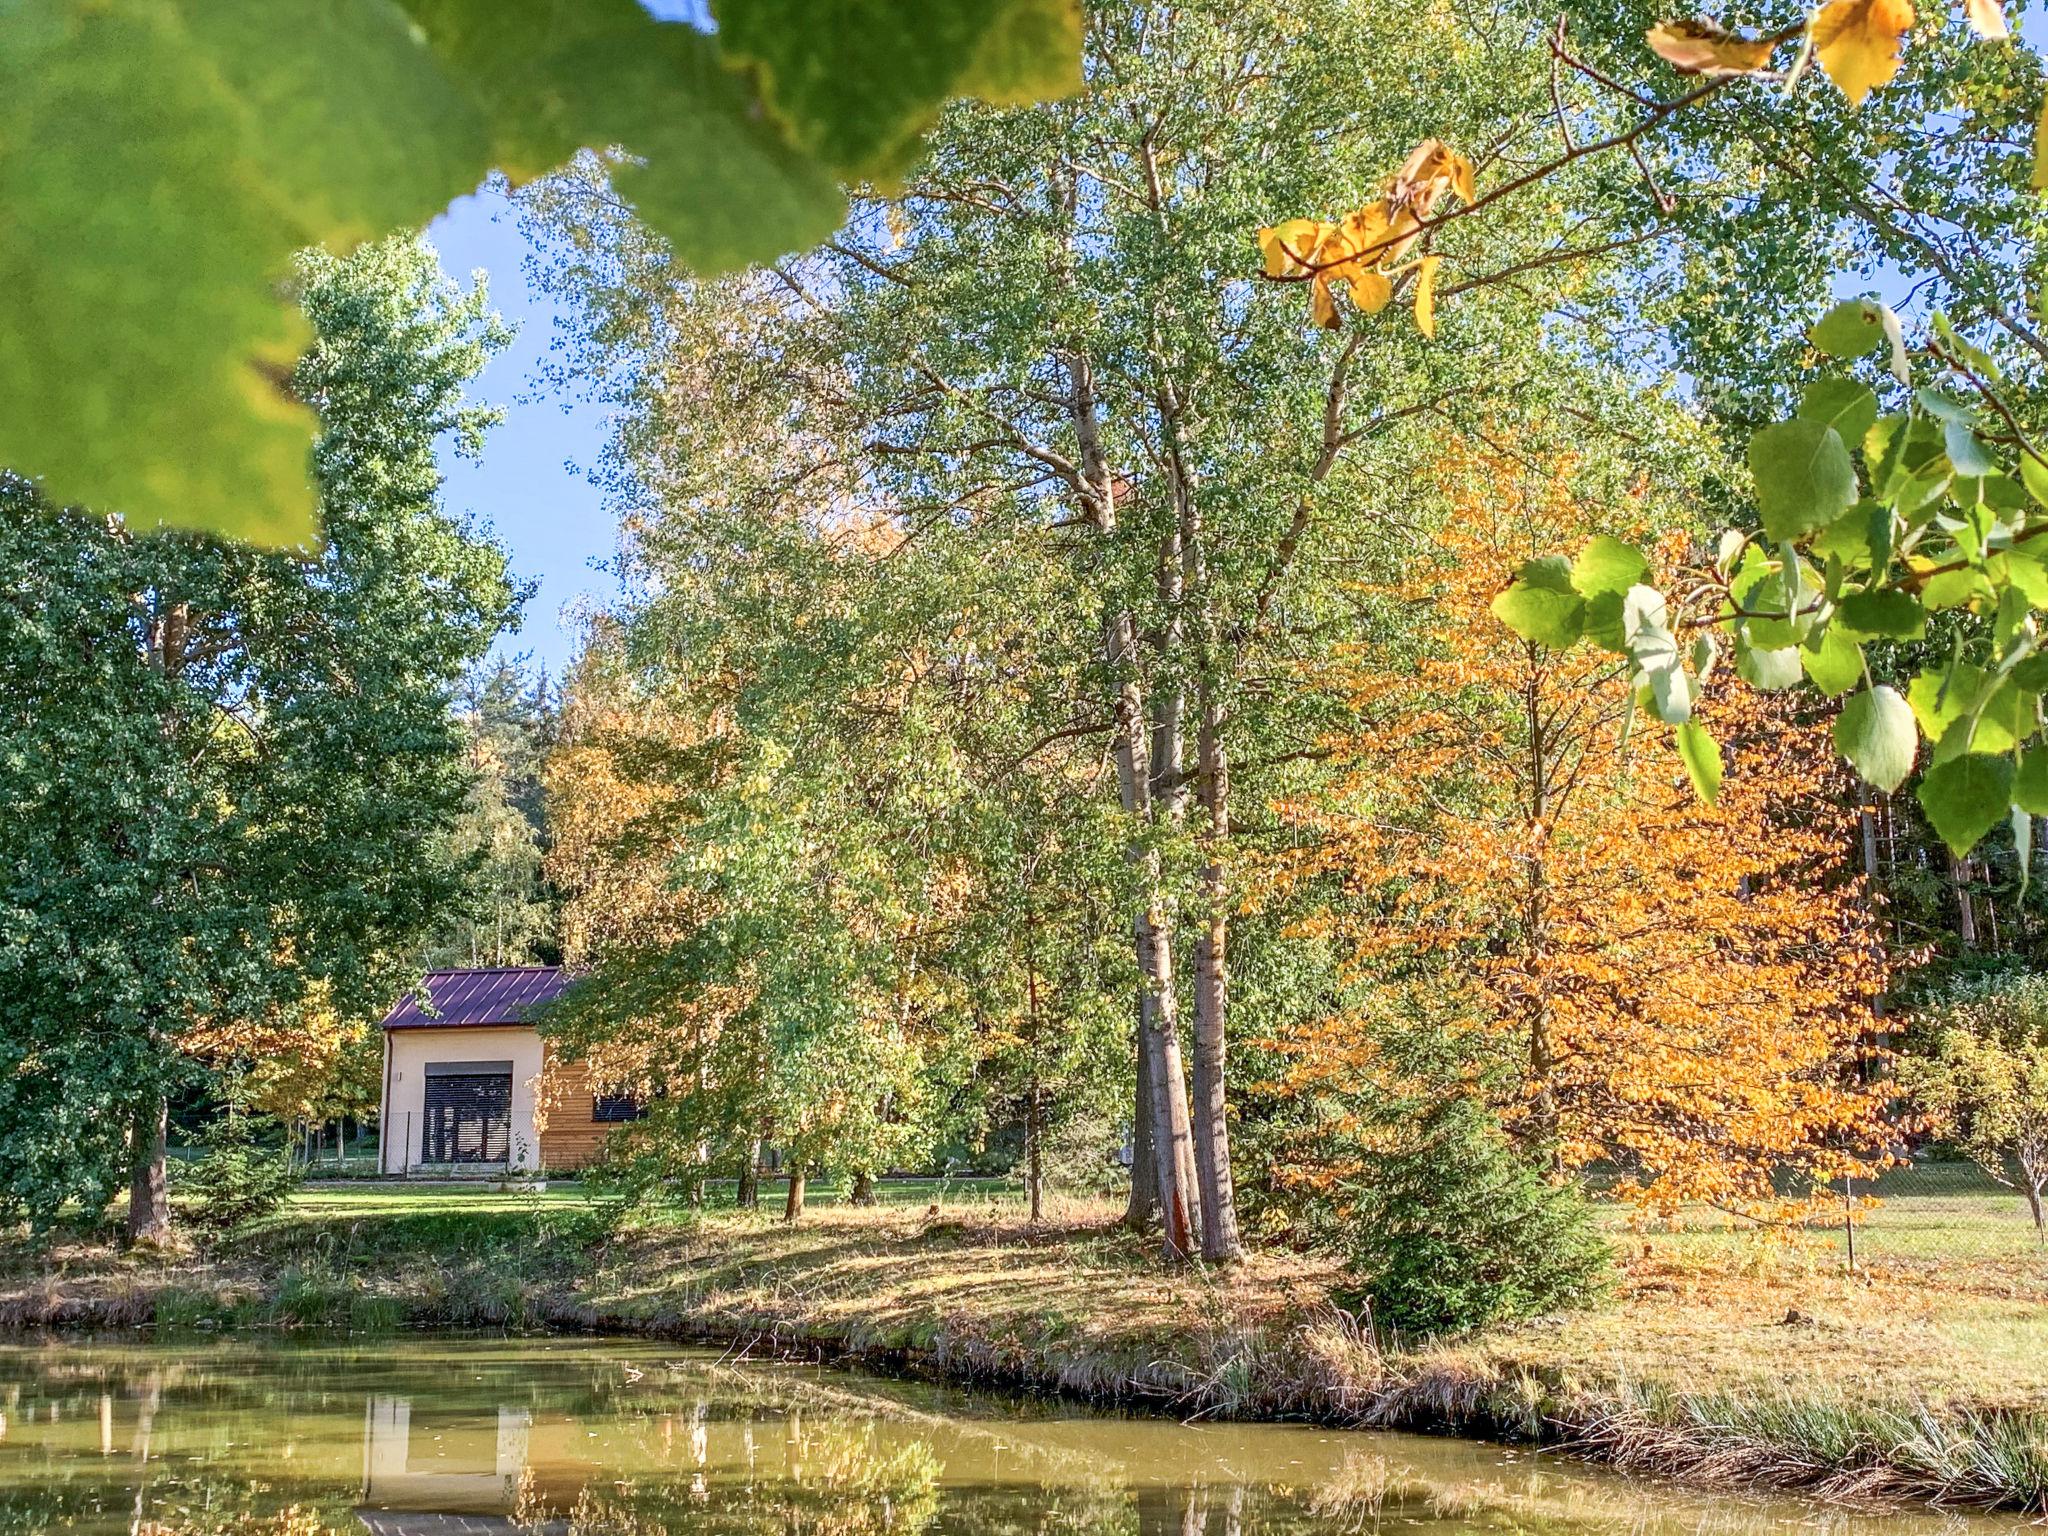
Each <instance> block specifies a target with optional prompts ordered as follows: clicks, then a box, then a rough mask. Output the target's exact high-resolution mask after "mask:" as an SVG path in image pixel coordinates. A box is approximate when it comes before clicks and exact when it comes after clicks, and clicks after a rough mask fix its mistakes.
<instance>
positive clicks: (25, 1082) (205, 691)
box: [0, 239, 521, 1222]
mask: <svg viewBox="0 0 2048 1536" xmlns="http://www.w3.org/2000/svg"><path fill="white" fill-rule="evenodd" d="M298 284H299V291H300V302H301V305H302V307H303V309H304V312H305V314H306V316H307V318H308V320H309V322H310V323H311V325H312V327H313V329H314V333H315V336H316V338H317V339H316V341H315V344H314V345H313V347H312V348H311V350H310V351H309V352H308V353H307V355H306V357H305V359H304V360H303V361H302V362H301V364H300V365H299V368H298V370H297V373H296V375H295V380H294V384H295V388H296V389H297V390H298V392H299V393H300V394H301V395H302V397H303V398H305V399H307V400H308V401H310V402H312V403H313V405H314V406H315V408H316V409H317V410H319V412H320V413H321V419H322V423H323V431H322V433H321V436H320V439H319V442H318V445H317V448H316V452H315V463H316V465H317V468H318V473H319V479H320V484H321V492H322V506H323V510H324V514H325V519H326V526H327V536H326V540H325V544H324V547H323V549H322V551H321V553H320V554H319V555H318V556H317V557H307V556H303V555H296V554H284V553H275V552H266V551H259V550H255V549H251V548H248V547H246V546H241V545H235V544H228V543H222V542H217V541H214V540H210V539H204V538H199V537H191V536H182V535H178V536H173V535H165V536H159V537H150V538H139V537H135V536H133V535H131V534H130V532H129V531H128V530H126V529H125V528H124V527H123V526H122V525H121V524H120V523H119V522H118V521H116V520H113V519H109V518H101V517H95V516H92V515H90V514H87V513H84V512H79V511H72V510H55V509H52V508H50V507H48V506H47V505H46V504H45V503H43V502H42V501H41V499H40V498H39V497H38V496H37V495H36V493H35V492H34V491H33V490H32V489H31V488H30V487H29V486H28V485H26V484H25V483H24V482H22V481H21V480H19V479H16V478H11V477H10V478H7V479H6V480H5V481H4V482H0V567H4V568H5V569H6V570H7V571H8V572H9V573H10V577H11V580H10V582H9V591H8V595H7V598H6V599H5V600H4V601H0V740H4V742H5V744H6V745H5V750H4V752H0V871H4V874H0V1219H13V1218H17V1217H20V1216H24V1215H26V1216H27V1217H29V1218H30V1219H32V1220H35V1221H38V1222H48V1221H49V1220H51V1219H53V1218H54V1217H55V1215H56V1214H57V1212H58V1210H59V1209H60V1208H61V1207H62V1206H63V1205H64V1204H65V1203H66V1202H67V1201H69V1200H78V1201H81V1202H82V1203H83V1204H84V1205H85V1207H86V1208H87V1209H88V1210H89V1211H96V1210H97V1209H99V1207H100V1206H101V1205H102V1204H103V1203H104V1201H105V1200H106V1198H107V1196H108V1194H109V1192H110V1190H111V1189H112V1187H113V1186H114V1185H115V1184H116V1183H118V1182H119V1180H120V1179H121V1178H122V1177H123V1176H124V1175H125V1173H126V1171H127V1166H128V1163H127V1159H128V1147H127V1138H128V1133H129V1128H130V1125H131V1124H132V1123H134V1122H135V1121H136V1120H137V1119H138V1118H140V1117H143V1116H145V1115H146V1113H147V1112H148V1107H149V1106H151V1105H152V1104H156V1103H161V1102H162V1100H163V1098H164V1097H165V1096H167V1095H169V1094H171V1093H173V1092H175V1091H177V1090H179V1089H180V1088H181V1087H183V1086H185V1085H187V1084H189V1083H190V1082H191V1081H192V1080H193V1079H194V1077H195V1075H196V1073H197V1070H198V1069H197V1067H196V1066H195V1064H194V1063H193V1061H192V1060H191V1059H190V1058H189V1056H188V1054H187V1052H186V1050H185V1048H184V1045H185V1042H186V1040H187V1039H188V1038H189V1037H190V1036H191V1035H192V1034H193V1033H194V1032H195V1031H198V1030H204V1031H206V1032H207V1034H208V1035H209V1036H210V1037H211V1038H212V1039H213V1040H214V1041H215V1042H216V1044H217V1045H219V1046H221V1047H223V1048H225V1049H227V1050H229V1051H232V1050H233V1049H234V1041H235V1039H236V1032H237V1031H238V1030H239V1029H241V1028H244V1027H247V1028H249V1029H252V1030H254V1029H264V1028H268V1027H270V1026H272V1025H274V1024H276V1023H277V1022H278V1021H279V1020H280V1019H284V1020H288V1019H290V1018H291V1017H292V1016H293V1014H294V1012H295V1011H296V1010H298V1009H300V1008H302V1007H305V1006H310V1005H312V1003H313V1002H314V997H313V994H314V993H315V992H316V991H317V994H318V999H319V1001H320V1002H321V1003H322V1004H323V1005H325V1006H328V1007H331V1008H332V1009H333V1011H334V1012H335V1013H337V1014H339V1015H341V1016H343V1017H350V1016H360V1015H361V1014H363V1013H365V1012H368V1011H371V1010H373V1009H381V1007H382V1006H383V1005H384V1004H386V1003H387V1002H388V1001H389V995H390V991H391V990H392V989H393V987H394V986H395V985H396V984H397V975H396V970H397V966H398V964H399V963H400V962H401V961H402V960H404V959H406V958H408V957H409V955H410V953H411V952H412V951H413V950H414V948H415V947H416V946H417V944H418V943H419V942H420V940H421V938H422V937H423V936H424V933H425V931H426V930H427V928H428V927H429V926H430V925H431V924H432V923H433V922H434V921H436V920H437V919H438V918H439V917H440V916H441V914H442V912H443V910H444V908H445V907H446V906H447V904H448V903H449V902H450V901H451V900H452V899H453V897H454V896H455V894H456V892H457V890H458V889H459V887H460V884H461V881H462V878H463V871H461V870H460V869H458V868H457V867H455V866H454V864H453V863H452V862H451V861H449V860H447V859H444V858H436V857H435V856H434V853H433V849H434V847H435V842H436V839H437V837H438V836H439V834H441V833H442V832H443V831H444V830H445V828H446V827H447V825H448V824H449V822H450V821H451V819H452V818H453V816H454V815H455V814H456V812H457V810H458V809H459V808H460V806H461V804H462V802H463V798H464V795H465V793H466V791H467V789H468V773H467V769H466V764H465V762H464V758H463V752H462V745H463V743H462V738H461V735H460V732H459V730H458V728H457V726H456V724H455V722H454V721H453V719H452V718H451V715H450V712H449V709H448V701H449V692H450V690H451V688H452V686H453V684H454V682H455V680H456V679H457V678H458V677H460V676H461V674H462V671H463V669H464V667H465V666H467V665H468V664H470V663H471V662H472V661H473V660H475V659H476V658H477V657H478V656H479V655H480V654H481V653H482V651H483V650H484V648H485V647H486V646H487V645H488V644H489V643H490V641H491V639H492V637H493V636H494V635H496V634H497V633H498V632H499V630H500V629H501V628H503V627H504V626H505V624H506V623H507V622H508V621H509V620H510V619H511V617H512V615H513V614H514V613H515V612H516V609H517V607H518V604H519V602H520V600H521V594H520V592H519V591H518V590H517V589H516V588H515V586H514V585H513V583H512V582H511V581H510V580H509V579H508V577H507V574H506V568H505V558H504V555H503V553H502V551H500V550H499V549H498V548H497V547H496V546H495V545H493V544H491V543H489V542H488V541H486V540H484V539H482V538H480V537H478V536H477V535H476V534H475V533H473V532H472V531H471V530H469V529H468V528H466V527H464V526H463V525H461V524H459V523H457V522H455V521H453V520H451V519H449V518H447V517H445V516H444V515H442V513H441V511H440V509H439V507H438V505H437V499H436V498H437V493H438V489H439V484H440V482H439V475H438V471H437V469H436V465H435V457H434V445H435V441H436V439H437V438H438V437H439V436H440V435H441V434H442V433H444V432H452V433H454V434H456V435H458V436H464V435H468V436H474V434H476V433H478V432H480V431H481V430H482V429H483V427H484V426H485V425H486V424H487V421H488V419H489V418H488V413H483V412H480V411H478V410H477V408H476V407H474V406H473V405H471V404H470V403H469V402H468V401H467V400H466V399H465V398H464V395H463V388H464V386H465V385H466V384H467V383H468V381H469V380H470V379H472V378H473V377H474V376H475V375H476V373H477V371H478V370H479V369H480V368H481V367H482V365H483V363H484V360H485V359H486V357H487V356H488V355H489V353H490V351H491V349H492V348H493V347H494V346H495V345H497V344H498V341H499V340H500V339H501V332H500V330H499V328H498V327H497V325H496V323H495V320H494V318H493V317H492V315H491V313H490V310H489V307H488V300H487V298H486V297H485V295H483V294H482V293H481V292H480V291H478V292H472V293H467V294H465V293H461V292H459V291H457V290H456V289H455V288H454V287H453V286H452V285H450V284H449V283H448V282H447V280H446V279H445V278H444V277H442V275H441V273H440V269H439V266H438V263H437V262H436V260H435V258H434V255H433V253H432V251H431V249H429V248H428V247H426V246H425V245H423V244H421V243H419V242H417V241H414V240H411V239H400V240H396V241H391V242H386V243H381V244H377V245H371V246H366V247H364V248H363V249H362V250H360V251H359V252H358V253H357V254H356V255H355V256H353V257H350V258H347V259H341V258H335V257H331V256H326V255H322V254H317V253H316V254H313V255H309V256H307V257H305V258H304V259H303V260H302V261H301V262H300V264H299V266H298ZM316 983H317V984H318V986H317V988H316Z"/></svg>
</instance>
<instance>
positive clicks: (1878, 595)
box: [1837, 587, 1927, 640]
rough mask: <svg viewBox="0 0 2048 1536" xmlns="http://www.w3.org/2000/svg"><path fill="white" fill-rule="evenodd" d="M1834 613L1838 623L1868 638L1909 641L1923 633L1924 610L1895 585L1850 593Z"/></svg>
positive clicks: (1925, 630) (1924, 631) (1914, 599)
mask: <svg viewBox="0 0 2048 1536" xmlns="http://www.w3.org/2000/svg"><path fill="white" fill-rule="evenodd" d="M1837 614H1838V622H1839V623H1841V624H1843V625H1845V626H1847V627H1848V628H1849V629H1851V630H1853V631H1855V633H1856V634H1858V635H1861V636H1864V637H1866V638H1869V639H1878V638H1884V639H1891V640H1912V639H1915V638H1917V637H1919V636H1920V635H1924V634H1925V633H1926V632H1927V611H1926V610H1925V609H1924V608H1922V607H1921V606H1920V603H1919V601H1918V599H1916V598H1915V597H1914V596H1913V595H1912V594H1911V593H1910V592H1901V591H1899V590H1898V589H1897V588H1896V587H1886V588H1883V589H1882V590H1880V591H1876V592H1851V593H1849V594H1848V595H1847V596H1846V597H1844V598H1843V599H1842V601H1841V603H1840V605H1839V607H1838V609H1837Z"/></svg>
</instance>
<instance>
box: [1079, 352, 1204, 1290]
mask: <svg viewBox="0 0 2048 1536" xmlns="http://www.w3.org/2000/svg"><path fill="white" fill-rule="evenodd" d="M1068 382H1069V386H1070V390H1071V402H1070V403H1071V410H1072V419H1073V424H1074V432H1075V436H1076V439H1077V440H1078V442H1079V444H1080V450H1081V452H1080V486H1079V491H1080V497H1081V500H1082V503H1083V506H1084V507H1085V509H1086V511H1087V514H1088V516H1089V518H1090V520H1091V521H1092V522H1093V523H1094V525H1095V528H1096V530H1097V532H1098V533H1099V534H1100V535H1101V536H1102V537H1103V538H1104V539H1105V540H1107V539H1108V538H1109V537H1110V536H1111V535H1112V534H1113V533H1114V532H1115V529H1116V499H1117V482H1116V478H1115V476H1114V475H1112V474H1111V472H1110V468H1109V461H1108V459H1107V457H1106V455H1105V454H1104V452H1103V448H1102V436H1101V422H1100V419H1099V416H1098V410H1097V402H1096V398H1095V378H1094V370H1093V367H1092V365H1091V364H1090V363H1089V361H1088V359H1087V358H1086V357H1084V356H1081V355H1078V354H1077V355H1075V356H1073V357H1071V358H1069V359H1068ZM1160 572H1161V577H1162V580H1169V579H1171V580H1177V579H1178V578H1177V561H1176V562H1175V574H1172V575H1169V573H1168V571H1167V562H1166V561H1164V560H1162V561H1161V564H1160ZM1102 658H1103V663H1104V670H1105V671H1106V673H1107V674H1108V677H1109V682H1110V699H1109V703H1110V708H1111V712H1112V716H1111V718H1112V720H1113V723H1114V727H1115V733H1114V739H1115V749H1116V750H1115V757H1116V774H1117V788H1118V791H1119V794H1120V796H1121V799H1122V802H1123V809H1124V813H1125V815H1126V816H1127V817H1128V818H1129V819H1130V820H1131V822H1132V823H1133V827H1132V837H1131V841H1130V843H1129V845H1128V847H1127V849H1126V855H1125V856H1126V858H1127V859H1128V860H1129V862H1130V864H1131V866H1132V868H1133V869H1134V870H1136V871H1137V872H1138V875H1139V878H1140V883H1141V890H1142V892H1143V894H1142V896H1141V897H1140V906H1139V910H1138V911H1136V912H1135V913H1133V915H1132V919H1131V936H1132V942H1133V945H1134V947H1135V948H1136V951H1137V960H1138V975H1139V984H1140V986H1141V987H1142V988H1143V991H1144V998H1143V1004H1142V1006H1141V1008H1140V1019H1141V1023H1140V1026H1139V1030H1138V1034H1139V1041H1140V1045H1141V1048H1142V1049H1143V1050H1144V1051H1145V1052H1147V1054H1148V1059H1147V1063H1146V1065H1147V1069H1148V1071H1149V1073H1150V1078H1151V1080H1150V1082H1149V1084H1148V1085H1147V1088H1148V1092H1147V1094H1146V1099H1147V1101H1148V1102H1147V1103H1146V1104H1145V1105H1144V1109H1145V1112H1146V1113H1147V1114H1148V1115H1149V1117H1150V1120H1151V1132H1152V1143H1153V1159H1152V1161H1153V1164H1154V1166H1155V1167H1156V1168H1157V1169H1158V1180H1159V1191H1158V1195H1159V1209H1160V1212H1161V1214H1162V1216H1163V1218H1164V1227H1165V1245H1166V1255H1167V1257H1168V1258H1169V1259H1170V1260H1178V1259H1184V1258H1186V1257H1188V1256H1189V1255H1190V1254H1191V1253H1192V1251H1193V1236H1194V1232H1193V1225H1192V1224H1193V1220H1194V1213H1193V1210H1192V1208H1191V1204H1190V1199H1189V1185H1190V1182H1191V1174H1192V1171H1193V1166H1194V1156H1193V1149H1192V1148H1191V1147H1190V1145H1189V1136H1188V1101H1187V1082H1186V1080H1185V1078H1184V1077H1183V1076H1182V1074H1181V1065H1180V1033H1179V1019H1178V1017H1177V1013H1178V1010H1177V1007H1176V1003H1175V998H1174V990H1173V985H1174V979H1173V945H1172V939H1171V936H1170V935H1169V934H1168V933H1167V932H1166V929H1165V923H1166V913H1165V911H1164V908H1163V905H1162V903H1161V900H1160V897H1159V889H1160V886H1161V884H1162V871H1161V869H1160V862H1159V855H1158V852H1157V850H1155V849H1153V848H1151V847H1149V846H1148V845H1147V843H1146V841H1145V840H1144V839H1143V838H1142V836H1141V835H1140V833H1139V830H1138V829H1139V828H1140V827H1141V826H1142V825H1144V824H1145V823H1147V822H1150V821H1151V820H1152V819H1153V804H1152V782H1153V776H1154V775H1153V769H1154V764H1155V763H1156V762H1157V761H1158V760H1160V759H1161V758H1162V757H1169V758H1170V759H1171V760H1173V761H1175V762H1177V760H1178V756H1179V753H1178V745H1177V741H1176V740H1175V738H1174V736H1173V735H1172V734H1170V733H1169V732H1168V731H1167V730H1165V729H1159V730H1157V731H1155V730H1148V728H1147V723H1146V718H1145V716H1146V711H1145V702H1144V692H1143V686H1142V682H1141V679H1140V675H1139V666H1138V626H1137V621H1136V619H1135V617H1134V616H1133V614H1132V612H1131V610H1130V609H1129V608H1127V607H1115V608H1112V609H1111V611H1110V612H1109V613H1108V614H1107V615H1105V617H1104V620H1103V626H1102ZM1160 724H1161V727H1162V728H1164V727H1171V728H1173V730H1175V731H1177V720H1175V719H1172V718H1169V717H1165V716H1162V720H1161V723H1160ZM1134 1183H1135V1181H1134ZM1132 1194H1133V1200H1132V1203H1133V1205H1134V1206H1135V1205H1136V1196H1137V1191H1136V1189H1135V1187H1134V1189H1133V1192H1132Z"/></svg>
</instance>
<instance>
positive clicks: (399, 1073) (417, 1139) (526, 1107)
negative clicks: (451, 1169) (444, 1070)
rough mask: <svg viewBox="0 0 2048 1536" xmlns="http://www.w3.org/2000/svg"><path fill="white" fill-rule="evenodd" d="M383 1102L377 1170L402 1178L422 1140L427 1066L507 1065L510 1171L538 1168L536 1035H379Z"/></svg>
mask: <svg viewBox="0 0 2048 1536" xmlns="http://www.w3.org/2000/svg"><path fill="white" fill-rule="evenodd" d="M384 1043H385V1050H386V1059H385V1074H386V1076H385V1084H386V1086H385V1100H384V1113H383V1115H382V1117H381V1118H380V1119H379V1122H378V1131H377V1151H378V1159H379V1161H378V1163H377V1166H378V1168H379V1169H380V1170H381V1171H383V1172H385V1173H404V1172H406V1171H407V1170H408V1169H410V1168H412V1167H413V1166H414V1165H415V1164H416V1163H418V1162H419V1161H420V1156H421V1146H422V1143H423V1142H424V1140H425V1138H426V1120H427V1116H426V1106H427V1065H428V1063H430V1062H437V1061H509V1062H511V1063H512V1138H511V1139H512V1167H513V1168H515V1169H519V1170H522V1171H527V1172H530V1171H532V1170H534V1169H537V1168H539V1167H540V1135H539V1133H538V1132H536V1131H535V1130H534V1125H533V1096H534V1088H535V1086H536V1084H537V1083H538V1081H539V1079H540V1070H541V1060H542V1046H541V1038H540V1035H539V1033H538V1032H537V1031H535V1030H532V1029H528V1028H521V1027H516V1026H515V1027H512V1028H502V1029H501V1028H488V1029H486V1028H459V1029H457V1028H429V1029H389V1030H386V1031H385V1032H384Z"/></svg>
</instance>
